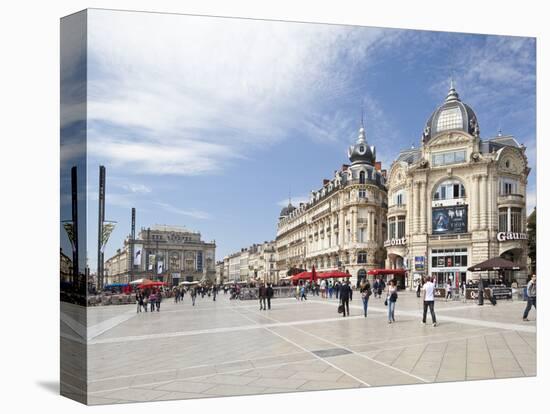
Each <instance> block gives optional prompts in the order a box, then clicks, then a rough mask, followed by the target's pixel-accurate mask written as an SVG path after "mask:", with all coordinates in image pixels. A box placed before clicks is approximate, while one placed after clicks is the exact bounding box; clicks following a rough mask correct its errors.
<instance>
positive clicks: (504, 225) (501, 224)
mask: <svg viewBox="0 0 550 414" xmlns="http://www.w3.org/2000/svg"><path fill="white" fill-rule="evenodd" d="M498 231H508V208H506V207H504V208H499V209H498Z"/></svg>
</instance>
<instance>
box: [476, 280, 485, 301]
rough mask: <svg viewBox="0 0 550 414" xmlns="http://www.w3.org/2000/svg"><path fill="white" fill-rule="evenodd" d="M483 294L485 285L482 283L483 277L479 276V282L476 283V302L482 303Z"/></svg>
mask: <svg viewBox="0 0 550 414" xmlns="http://www.w3.org/2000/svg"><path fill="white" fill-rule="evenodd" d="M484 294H485V286H484V284H483V279H481V277H480V278H479V283H478V285H477V304H478V305H483V295H484Z"/></svg>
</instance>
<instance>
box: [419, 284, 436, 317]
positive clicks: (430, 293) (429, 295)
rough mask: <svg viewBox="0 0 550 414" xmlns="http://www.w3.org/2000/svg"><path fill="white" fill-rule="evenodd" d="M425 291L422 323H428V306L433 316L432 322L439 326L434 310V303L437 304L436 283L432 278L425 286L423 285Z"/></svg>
mask: <svg viewBox="0 0 550 414" xmlns="http://www.w3.org/2000/svg"><path fill="white" fill-rule="evenodd" d="M422 291H423V295H424V296H423V299H424V309H423V311H422V323H423V324H424V325H426V314H427V313H428V308H429V309H430V314H431V317H432V324H433V326H437V321H436V319H435V310H434V304H435V296H434V291H435V285H434V283H433V282H432V279H431V278H429V279H428V281H427V282H426V283H424V286H422Z"/></svg>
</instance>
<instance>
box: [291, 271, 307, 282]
mask: <svg viewBox="0 0 550 414" xmlns="http://www.w3.org/2000/svg"><path fill="white" fill-rule="evenodd" d="M302 279H311V272H301V273H296V274H295V275H294V276H292V277H291V278H290V280H302Z"/></svg>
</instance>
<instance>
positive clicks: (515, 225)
mask: <svg viewBox="0 0 550 414" xmlns="http://www.w3.org/2000/svg"><path fill="white" fill-rule="evenodd" d="M510 215H511V219H510V224H511V226H512V227H511V228H510V231H511V232H514V233H521V221H522V220H521V208H517V207H512V208H511V209H510Z"/></svg>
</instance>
